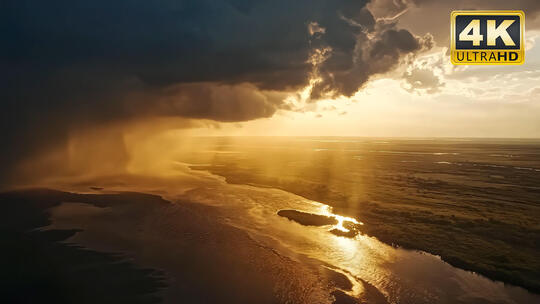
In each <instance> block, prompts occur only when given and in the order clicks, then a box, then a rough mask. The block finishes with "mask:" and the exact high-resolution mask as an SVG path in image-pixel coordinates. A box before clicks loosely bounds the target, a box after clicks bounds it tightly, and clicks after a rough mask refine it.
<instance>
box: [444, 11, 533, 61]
mask: <svg viewBox="0 0 540 304" xmlns="http://www.w3.org/2000/svg"><path fill="white" fill-rule="evenodd" d="M463 15H465V16H468V15H487V16H491V15H503V16H504V15H506V16H519V21H520V26H521V31H520V33H519V35H520V40H521V43H520V48H519V52H520V53H521V54H520V55H521V56H520V58H521V60H520V61H515V62H461V61H456V60H455V59H454V54H455V51H456V33H455V32H456V16H463ZM524 36H525V13H524V12H523V11H522V10H456V11H452V13H451V14H450V60H451V61H452V64H454V65H520V64H523V63H524V62H525V44H524ZM475 51H487V52H489V51H508V50H501V49H489V50H482V49H478V50H475Z"/></svg>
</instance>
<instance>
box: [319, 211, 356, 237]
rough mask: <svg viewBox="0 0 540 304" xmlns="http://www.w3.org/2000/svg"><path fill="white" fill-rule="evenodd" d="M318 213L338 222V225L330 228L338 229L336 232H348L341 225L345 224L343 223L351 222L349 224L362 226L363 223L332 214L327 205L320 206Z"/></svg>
mask: <svg viewBox="0 0 540 304" xmlns="http://www.w3.org/2000/svg"><path fill="white" fill-rule="evenodd" d="M319 212H320V213H321V215H326V216H330V217H333V218H335V219H336V220H337V221H338V223H337V224H336V225H334V226H332V229H338V230H341V231H343V232H349V231H350V230H349V229H348V228H346V227H344V226H343V223H345V222H351V223H353V224H356V225H364V223H362V222H360V221H357V220H356V219H355V218H353V217H347V216H342V215H337V214H334V213H333V212H332V207H330V206H328V205H322V206H321V208H320V211H319Z"/></svg>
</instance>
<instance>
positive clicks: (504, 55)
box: [450, 11, 525, 65]
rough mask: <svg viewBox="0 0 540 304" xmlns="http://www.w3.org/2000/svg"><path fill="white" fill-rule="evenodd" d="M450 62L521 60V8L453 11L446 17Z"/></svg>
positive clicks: (506, 62) (522, 54)
mask: <svg viewBox="0 0 540 304" xmlns="http://www.w3.org/2000/svg"><path fill="white" fill-rule="evenodd" d="M450 22H451V34H450V49H451V58H452V63H453V64H488V65H489V64H522V63H523V62H524V60H525V46H524V44H523V36H524V34H525V14H524V13H523V11H453V12H452V15H451V17H450Z"/></svg>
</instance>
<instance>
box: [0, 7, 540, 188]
mask: <svg viewBox="0 0 540 304" xmlns="http://www.w3.org/2000/svg"><path fill="white" fill-rule="evenodd" d="M1 8H2V9H1V10H0V31H1V32H2V35H1V38H0V39H2V40H3V41H2V45H3V47H2V48H1V49H0V63H1V67H2V73H1V74H0V77H1V79H0V80H1V81H0V103H1V105H2V108H3V111H1V113H2V114H1V115H2V116H1V117H0V125H1V127H2V132H1V134H0V136H1V140H2V142H3V143H5V145H6V146H7V148H5V149H2V151H1V153H0V162H1V164H2V165H3V166H4V168H6V170H4V171H5V172H9V171H12V170H11V169H12V168H17V167H19V165H20V164H21V163H23V162H25V161H27V160H29V159H35V158H36V157H38V156H39V157H40V158H46V159H49V160H56V161H58V160H61V159H63V158H66V157H67V158H69V157H76V158H78V159H80V160H81V161H84V160H85V157H90V156H93V155H96V154H99V155H101V154H103V155H106V156H107V157H108V158H112V159H116V158H115V157H117V158H118V159H123V158H125V156H126V155H129V153H130V151H128V150H129V149H128V150H126V149H127V148H126V138H131V139H133V138H139V139H140V140H144V139H147V138H150V137H152V136H158V135H159V134H161V133H164V132H170V131H171V130H176V131H178V132H177V134H179V136H190V135H195V136H206V135H216V136H221V135H240V136H244V135H250V136H251V135H281V136H287V135H296V136H303V135H305V136H389V137H402V136H404V137H426V136H427V137H441V136H442V137H535V138H536V137H540V119H538V117H539V114H540V108H539V107H540V105H539V103H538V97H539V96H540V82H539V79H540V40H539V39H540V38H539V37H540V18H539V17H538V16H539V14H540V2H539V1H536V0H518V1H511V2H509V1H503V0H489V1H488V0H469V1H428V0H372V1H369V0H297V1H289V0H253V1H250V0H160V1H142V0H129V1H128V0H117V1H105V0H95V1H74V0H70V1H68V0H51V1H39V0H16V1H15V0H8V1H4V2H3V3H2V7H1ZM456 9H520V10H523V11H524V12H525V15H526V18H525V19H526V35H525V38H526V46H527V51H526V55H525V58H526V59H525V64H524V65H520V66H459V67H456V66H453V65H451V63H450V57H449V53H448V46H449V22H450V12H451V11H452V10H456ZM118 147H120V148H118ZM59 151H60V152H59ZM119 151H120V152H119ZM74 155H76V156H74ZM53 163H54V162H53ZM27 167H28V166H27ZM46 168H48V167H46ZM51 168H54V166H51ZM13 170H15V169H13ZM2 174H5V173H2ZM1 180H2V176H0V181H1Z"/></svg>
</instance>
